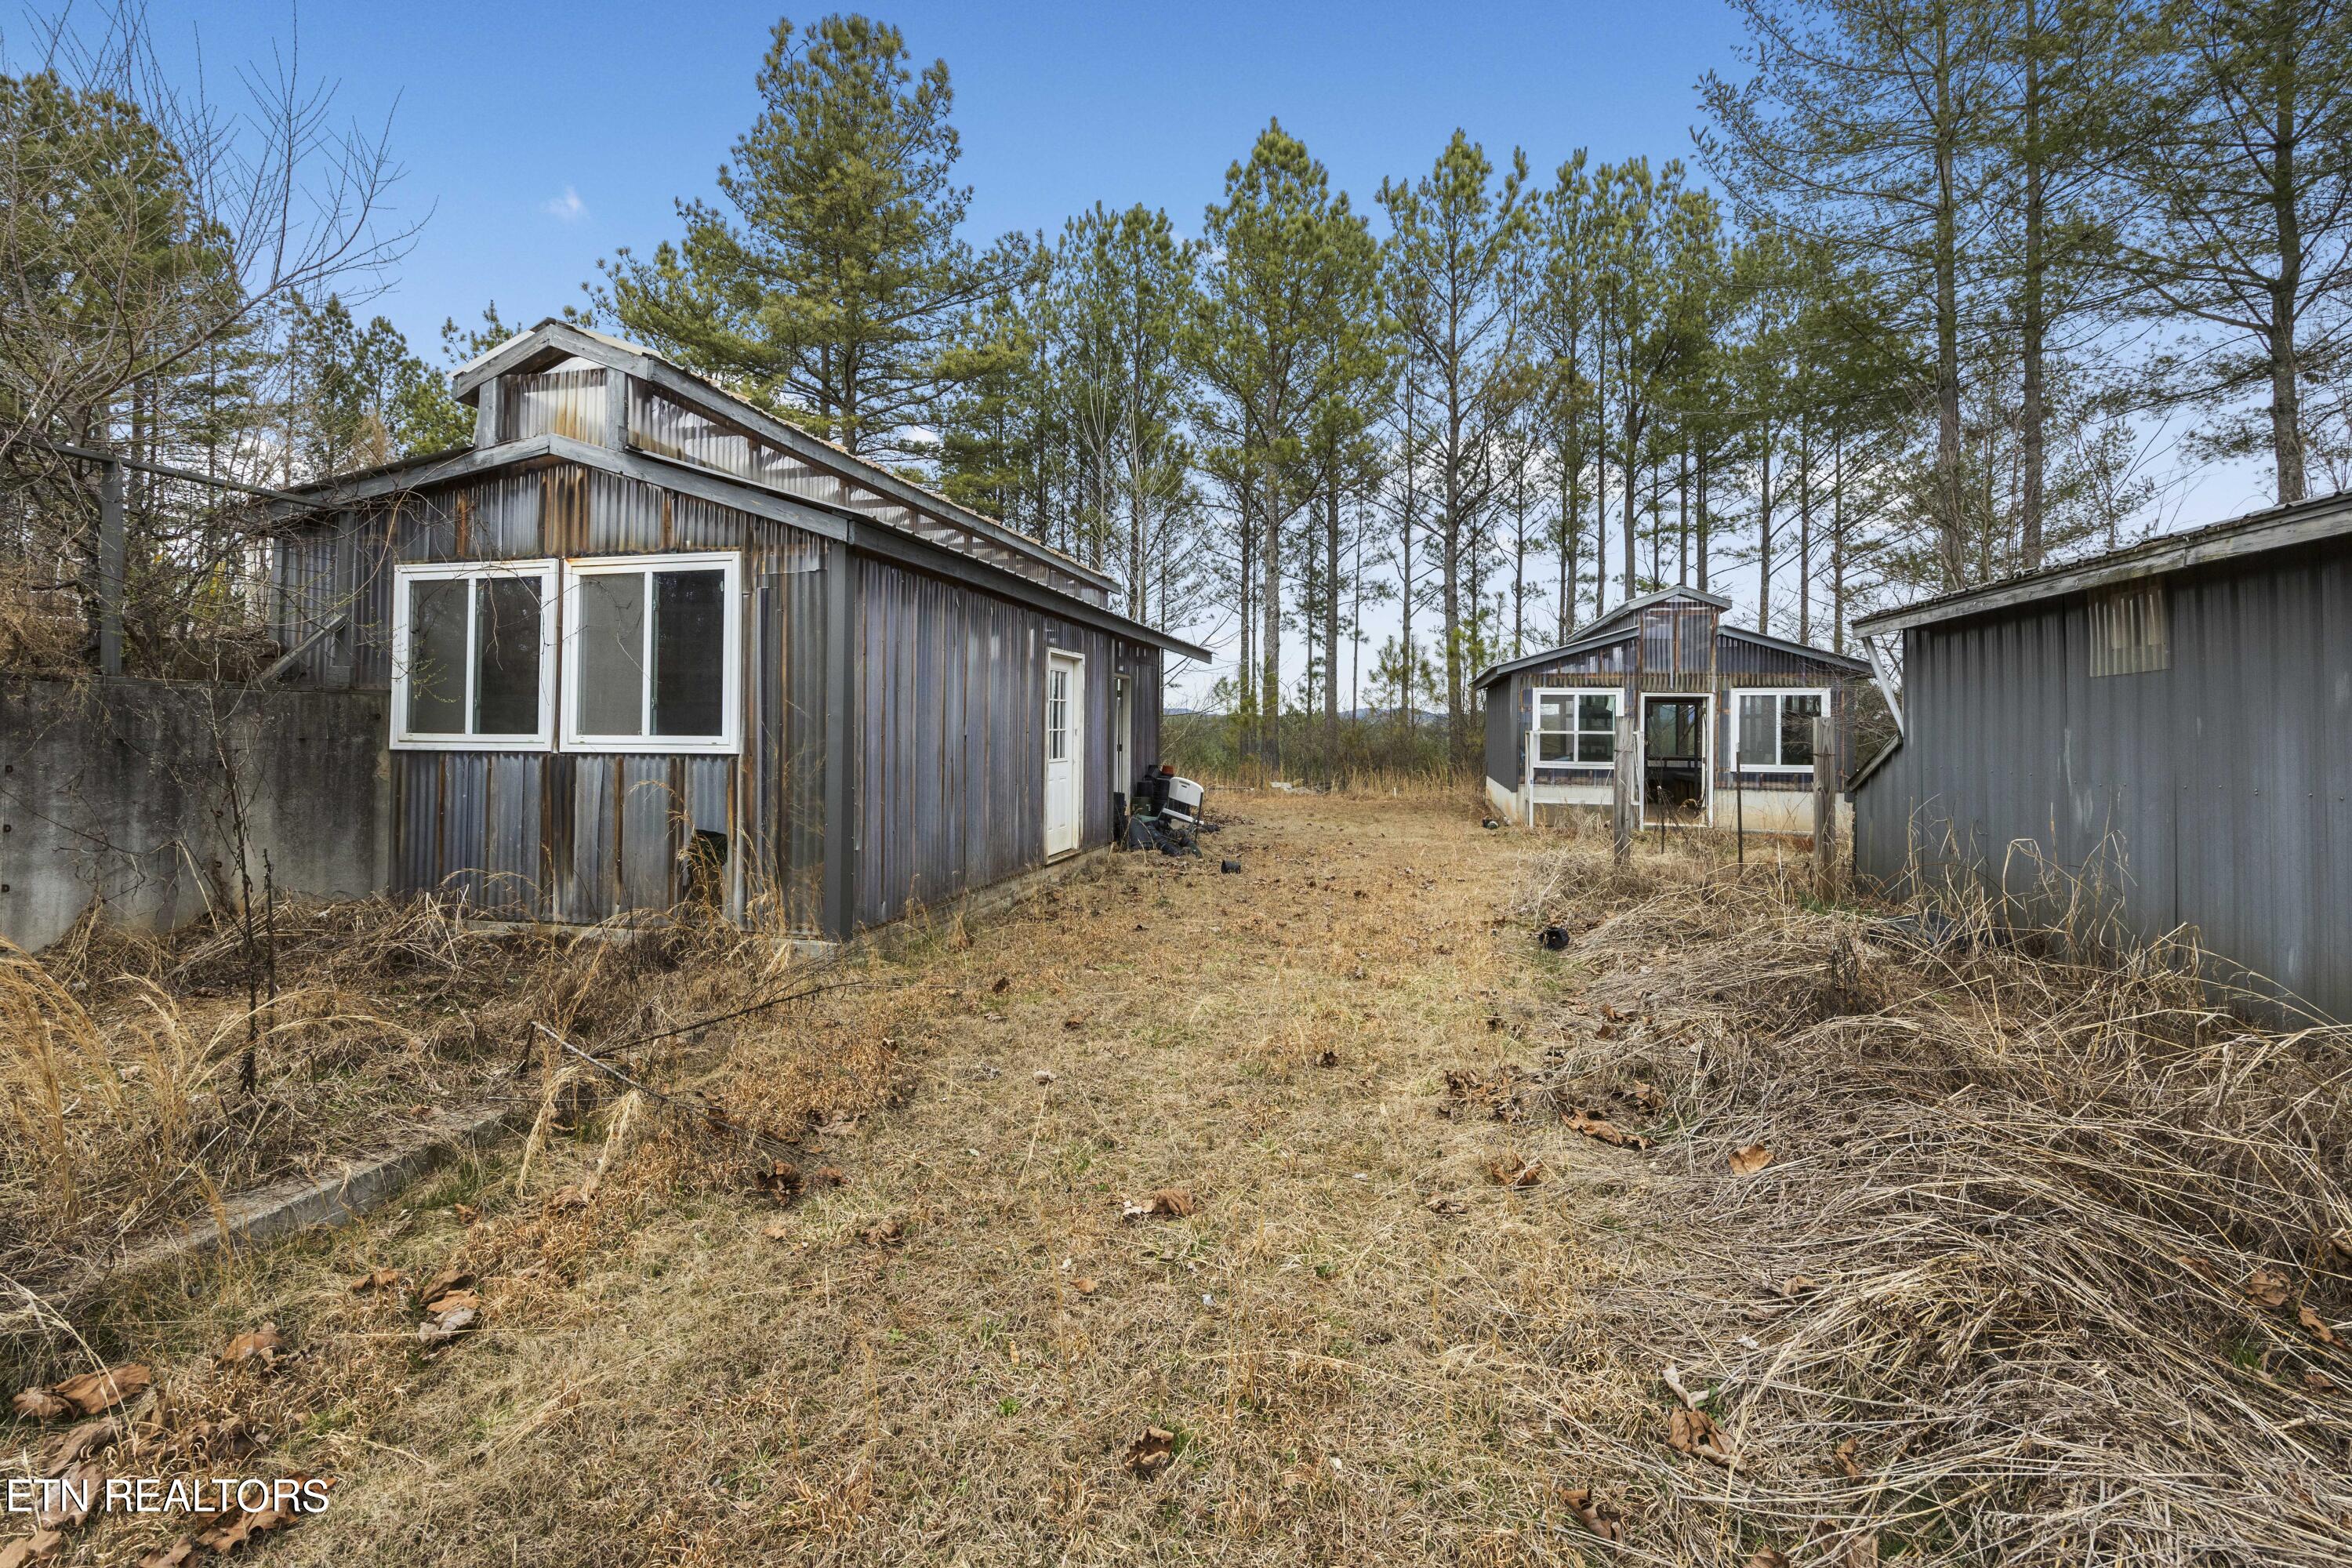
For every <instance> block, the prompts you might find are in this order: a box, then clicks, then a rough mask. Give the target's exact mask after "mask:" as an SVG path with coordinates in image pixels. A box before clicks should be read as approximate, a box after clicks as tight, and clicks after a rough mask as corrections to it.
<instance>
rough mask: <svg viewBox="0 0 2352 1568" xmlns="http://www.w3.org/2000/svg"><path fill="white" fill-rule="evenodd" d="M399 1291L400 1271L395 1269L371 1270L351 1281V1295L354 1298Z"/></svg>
mask: <svg viewBox="0 0 2352 1568" xmlns="http://www.w3.org/2000/svg"><path fill="white" fill-rule="evenodd" d="M397 1289H400V1270H399V1269H397V1268H377V1269H373V1270H371V1271H370V1272H368V1273H365V1274H362V1275H361V1276H360V1277H359V1278H358V1279H354V1280H352V1295H354V1296H367V1295H373V1294H375V1293H377V1292H390V1291H394V1290H397Z"/></svg>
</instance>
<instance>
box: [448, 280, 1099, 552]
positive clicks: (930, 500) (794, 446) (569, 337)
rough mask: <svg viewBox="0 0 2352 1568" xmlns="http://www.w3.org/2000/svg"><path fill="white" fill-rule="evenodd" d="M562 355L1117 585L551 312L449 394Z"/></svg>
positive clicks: (665, 362)
mask: <svg viewBox="0 0 2352 1568" xmlns="http://www.w3.org/2000/svg"><path fill="white" fill-rule="evenodd" d="M568 359H583V360H587V361H589V362H590V363H594V364H600V365H604V366H606V367H608V368H612V369H618V370H622V371H625V372H626V373H627V374H630V375H633V376H635V377H636V378H637V379H638V380H639V381H642V382H646V383H647V384H651V385H653V386H656V387H658V388H659V389H660V390H662V391H663V392H665V393H667V394H668V395H671V396H672V397H675V398H681V399H683V400H684V401H686V402H687V403H688V404H691V405H694V406H695V407H696V408H697V409H698V411H703V412H708V413H713V414H716V415H718V416H719V417H720V418H722V419H724V420H727V421H728V422H729V423H730V424H734V425H738V426H742V427H743V429H745V430H746V431H748V432H750V433H751V435H754V436H756V437H759V438H760V439H761V440H762V441H766V442H768V443H770V444H771V445H773V446H776V447H782V448H783V449H784V450H785V451H787V452H790V453H791V454H792V455H793V457H794V458H799V459H800V460H801V461H803V462H805V463H808V464H810V465H811V466H813V467H814V468H823V469H824V470H826V471H828V472H830V473H833V474H835V475H836V476H838V477H840V478H842V479H847V480H849V481H850V482H852V483H853V484H855V485H856V486H858V487H859V488H861V489H866V490H870V491H872V492H874V493H875V494H876V495H877V496H881V497H886V498H887V499H888V500H891V501H895V502H896V503H898V505H901V506H904V507H907V508H908V509H909V510H913V511H916V512H919V513H921V514H924V515H926V516H928V517H931V518H935V519H937V520H938V521H940V522H942V523H945V524H947V525H949V526H950V527H953V528H959V529H962V530H965V531H970V532H971V533H974V534H976V535H978V536H979V537H980V538H982V539H984V540H986V541H988V542H990V543H992V544H993V545H996V546H998V547H1000V548H1002V549H1005V550H1008V551H1011V552H1013V553H1014V554H1017V555H1021V556H1024V557H1027V558H1028V559H1030V560H1033V561H1035V562H1037V563H1040V564H1043V565H1045V566H1048V567H1051V568H1052V569H1053V570H1055V571H1056V572H1063V573H1066V574H1069V575H1070V576H1073V577H1076V578H1077V579H1079V580H1080V581H1081V582H1084V583H1087V584H1090V585H1091V586H1093V587H1095V588H1097V589H1099V590H1101V591H1103V592H1105V593H1108V592H1109V591H1111V590H1113V589H1116V588H1117V587H1118V585H1119V584H1118V579H1116V578H1114V577H1112V576H1110V575H1109V574H1107V573H1104V572H1100V571H1097V570H1096V569H1095V568H1094V567H1091V566H1088V565H1087V564H1086V563H1084V562H1082V561H1080V560H1078V558H1077V557H1076V556H1074V555H1070V554H1067V553H1066V552H1062V551H1059V550H1056V549H1055V548H1054V547H1053V546H1052V545H1050V544H1046V543H1045V542H1042V541H1039V540H1035V539H1033V538H1031V537H1030V536H1029V535H1027V534H1025V533H1023V532H1022V531H1019V530H1018V529H1014V528H1008V527H1007V526H1005V525H1004V524H1003V523H1002V522H999V521H997V520H996V519H994V518H992V517H987V516H984V515H982V513H980V512H976V511H974V510H971V508H970V507H967V506H963V505H961V504H959V503H958V502H955V501H952V500H949V499H948V498H947V497H945V496H943V495H941V494H940V493H939V492H938V491H936V490H933V489H928V488H926V487H924V486H922V485H919V484H916V483H914V482H913V481H912V480H910V479H906V478H904V477H903V476H901V475H898V474H895V473H892V472H891V471H890V470H889V469H887V468H883V467H882V466H881V465H879V464H877V463H873V462H869V461H867V460H866V458H860V457H858V456H856V454H854V453H852V452H849V451H846V450H845V449H844V448H842V447H837V446H835V444H834V443H832V442H831V441H827V440H824V439H823V438H822V437H816V436H812V435H810V434H809V433H808V432H807V431H805V430H803V429H801V428H800V427H799V426H796V425H792V424H788V423H786V422H785V421H783V420H782V419H779V418H777V417H775V416H773V415H772V414H769V413H767V412H766V411H764V410H762V409H761V408H758V407H755V406H753V405H751V404H750V403H747V402H745V401H744V400H743V399H742V398H740V397H738V396H736V395H734V394H733V393H730V392H727V391H725V390H723V389H721V388H719V387H718V386H715V385H713V384H711V383H709V381H707V380H705V379H703V378H702V377H701V376H699V375H697V374H694V373H693V372H692V371H689V370H687V369H686V368H684V367H683V366H681V365H679V364H678V363H676V362H675V361H673V360H670V359H667V358H665V357H664V356H663V355H661V354H658V353H655V352H654V351H653V350H651V349H648V348H646V347H644V346H642V345H640V344H637V343H633V342H626V341H625V340H624V339H621V338H616V337H613V336H611V335H610V334H608V333H605V332H599V331H593V330H591V329H589V328H586V327H581V326H575V325H573V324H572V322H570V321H558V320H556V319H555V318H554V317H549V318H547V319H546V320H544V321H541V322H540V323H539V324H538V325H537V326H535V327H532V328H530V329H529V330H528V331H520V332H517V333H516V334H515V335H514V336H513V337H510V338H509V339H508V340H507V341H506V342H502V343H500V344H499V345H498V346H497V347H496V348H494V349H491V350H489V351H488V352H487V353H480V354H478V355H476V356H475V357H474V358H472V359H470V360H468V361H467V362H466V363H464V364H462V365H460V366H458V367H457V369H456V370H455V371H453V372H451V373H450V376H449V394H450V395H451V396H453V397H455V398H456V399H457V401H458V402H460V403H468V404H470V403H476V402H478V400H479V398H480V396H481V393H482V388H483V387H484V386H486V385H488V384H489V383H491V382H492V381H494V380H496V379H497V378H498V377H499V376H502V375H510V374H515V373H516V372H519V371H521V372H528V371H531V370H537V369H543V368H546V367H547V366H549V365H552V364H557V363H562V362H563V361H565V360H568Z"/></svg>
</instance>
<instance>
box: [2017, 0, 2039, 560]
mask: <svg viewBox="0 0 2352 1568" xmlns="http://www.w3.org/2000/svg"><path fill="white" fill-rule="evenodd" d="M2041 6H2042V0H2025V270H2024V277H2023V279H2021V282H2022V284H2023V291H2024V295H2025V299H2024V301H2023V305H2024V309H2023V310H2022V312H2021V314H2022V315H2023V317H2024V321H2023V322H2022V323H2021V324H2022V327H2023V339H2024V342H2023V345H2022V347H2023V351H2024V354H2025V375H2024V384H2023V386H2021V388H2020V389H2019V393H2018V419H2019V422H2020V423H2021V424H2022V425H2023V426H2024V429H2023V432H2022V438H2021V447H2022V450H2021V452H2020V453H2019V460H2020V461H2021V463H2022V464H2023V466H2024V468H2025V474H2024V479H2023V485H2022V489H2023V492H2024V493H2023V495H2022V496H2021V498H2020V510H2021V511H2022V512H2023V513H2024V518H2023V522H2024V531H2025V552H2024V553H2025V562H2024V565H2025V569H2026V570H2027V571H2028V572H2032V571H2034V570H2036V569H2038V568H2039V567H2040V566H2041V564H2042V468H2043V458H2042V425H2043V420H2044V416H2043V413H2042V337H2043V335H2044V331H2045V328H2044V323H2043V320H2042V310H2043V300H2042V246H2043V237H2042V226H2043V223H2044V221H2045V220H2044V215H2043V210H2042V209H2043V205H2044V202H2043V195H2042V162H2043V159H2042V31H2041Z"/></svg>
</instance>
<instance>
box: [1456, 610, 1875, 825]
mask: <svg viewBox="0 0 2352 1568" xmlns="http://www.w3.org/2000/svg"><path fill="white" fill-rule="evenodd" d="M1730 608H1731V601H1730V600H1728V599H1726V598H1723V597H1721V596H1719V595H1715V594H1709V593H1706V592H1703V591H1701V590H1698V589H1695V588H1668V589H1666V590H1664V592H1662V593H1656V594H1651V595H1647V596H1645V597H1643V598H1638V599H1633V600H1629V601H1627V602H1626V603H1624V604H1622V605H1618V606H1617V608H1615V609H1614V610H1612V611H1610V612H1609V613H1608V614H1607V615H1605V616H1601V618H1600V619H1598V620H1596V621H1594V622H1593V623H1592V624H1591V626H1587V627H1586V628H1585V629H1584V630H1583V631H1582V632H1580V634H1578V635H1577V636H1576V637H1572V638H1570V640H1569V641H1568V642H1566V643H1564V644H1562V645H1561V646H1560V647H1555V648H1547V649H1545V650H1544V651H1543V652H1541V653H1533V654H1529V655H1528V656H1527V657H1525V658H1515V659H1511V660H1508V661H1507V662H1505V663H1502V664H1497V665H1495V666H1493V667H1491V668H1487V669H1486V670H1485V671H1483V672H1481V673H1480V675H1479V676H1478V678H1477V679H1476V681H1475V683H1474V686H1475V689H1476V690H1477V691H1478V692H1479V693H1480V695H1481V697H1482V699H1483V700H1484V702H1485V705H1486V795H1487V799H1488V800H1489V801H1490V802H1492V803H1493V805H1494V806H1495V809H1496V811H1497V812H1498V813H1500V814H1501V815H1502V816H1504V818H1505V819H1506V820H1507V821H1511V822H1516V823H1520V824H1522V825H1527V826H1535V825H1538V824H1543V823H1548V822H1550V821H1553V820H1556V819H1558V818H1559V817H1562V816H1566V815H1568V814H1570V813H1573V812H1577V811H1586V810H1592V809H1596V808H1606V807H1608V806H1609V805H1610V804H1611V801H1612V787H1613V786H1612V782H1611V781H1612V768H1613V765H1614V760H1615V735H1616V729H1617V720H1618V717H1619V716H1620V715H1621V714H1630V715H1633V717H1634V718H1636V719H1637V720H1638V721H1639V722H1638V723H1637V724H1636V725H1635V730H1634V734H1635V744H1636V746H1637V747H1638V749H1639V750H1638V756H1637V761H1636V767H1637V770H1638V773H1639V775H1640V777H1641V779H1642V789H1641V792H1640V809H1641V813H1642V821H1643V824H1644V825H1651V826H1654V825H1655V824H1656V823H1658V822H1659V821H1661V820H1670V821H1673V822H1675V823H1689V824H1700V823H1711V824H1713V825H1714V826H1718V827H1729V826H1733V825H1734V824H1735V823H1737V824H1738V825H1739V826H1744V827H1745V828H1746V829H1747V830H1748V831H1749V832H1751V833H1794V834H1810V833H1811V832H1812V830H1813V797H1812V787H1813V747H1812V721H1814V720H1815V719H1819V718H1827V719H1829V720H1830V721H1831V723H1832V726H1833V728H1834V731H1835V733H1836V735H1837V736H1838V737H1839V739H1838V742H1837V744H1838V750H1839V753H1840V754H1841V755H1844V754H1850V751H1851V746H1850V742H1849V741H1848V740H1847V739H1846V737H1849V736H1851V734H1852V733H1853V719H1854V708H1853V695H1854V690H1855V688H1856V687H1857V686H1858V685H1859V684H1860V683H1861V682H1862V681H1863V680H1864V677H1865V676H1866V674H1867V668H1868V667H1866V666H1865V665H1864V664H1863V663H1862V661H1861V660H1859V659H1853V658H1846V657H1845V656H1844V655H1843V654H1838V653H1832V652H1831V651H1830V650H1829V649H1827V648H1821V647H1811V646H1809V645H1807V644H1804V643H1797V642H1789V641H1787V640H1785V639H1783V638H1780V637H1771V636H1769V635H1768V634H1766V633H1763V632H1752V631H1748V630H1747V629H1745V628H1743V627H1739V626H1726V625H1724V624H1723V615H1724V612H1725V611H1727V610H1728V609H1730Z"/></svg>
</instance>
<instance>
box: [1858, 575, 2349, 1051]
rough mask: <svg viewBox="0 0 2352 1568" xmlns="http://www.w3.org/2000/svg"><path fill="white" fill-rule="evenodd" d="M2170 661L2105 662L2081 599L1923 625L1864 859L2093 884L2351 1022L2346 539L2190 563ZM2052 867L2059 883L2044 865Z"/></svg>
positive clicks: (2043, 886)
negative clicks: (2103, 669)
mask: <svg viewBox="0 0 2352 1568" xmlns="http://www.w3.org/2000/svg"><path fill="white" fill-rule="evenodd" d="M2167 600H2168V609H2167V619H2168V636H2169V640H2170V645H2171V647H2170V665H2169V668H2166V669H2160V670H2148V671H2144V672H2140V673H2136V674H2127V675H2113V676H2102V677H2093V676H2092V675H2091V674H2090V673H2089V671H2090V646H2089V630H2090V618H2089V612H2088V609H2087V602H2086V601H2085V600H2084V598H2083V597H2082V596H2080V595H2076V596H2073V597H2070V598H2065V599H2057V600H2052V601H2048V602H2044V603H2041V604H2036V605H2026V606H2021V607H2020V608H2017V609H2013V610H2009V611H2004V612H2000V613H1998V614H1995V615H1991V616H1982V617H1979V618H1976V619H1972V620H1966V621H1957V622H1951V623H1942V624H1932V625H1929V626H1920V627H1915V628H1913V629H1912V630H1910V631H1909V632H1907V633H1906V636H1905V650H1904V717H1905V721H1906V731H1907V737H1906V740H1905V742H1904V743H1903V745H1902V747H1901V748H1900V749H1899V750H1898V751H1897V752H1895V753H1894V755H1893V756H1892V757H1890V758H1889V759H1888V761H1887V762H1886V763H1885V764H1884V765H1883V766H1881V767H1880V768H1879V769H1878V770H1877V771H1876V772H1874V773H1872V775H1871V776H1870V777H1869V778H1867V779H1865V780H1864V782H1863V784H1862V785H1861V787H1860V789H1859V790H1858V791H1857V793H1856V797H1855V811H1854V819H1855V833H1854V853H1855V862H1856V867H1857V869H1858V870H1859V871H1860V872H1861V873H1862V874H1863V875H1864V877H1866V878H1869V879H1872V880H1874V881H1875V882H1877V883H1878V884H1880V885H1882V886H1884V887H1886V888H1888V889H1891V890H1894V891H1895V892H1898V893H1906V892H1909V891H1912V890H1915V889H1920V888H1922V887H1927V888H1935V887H1939V886H1942V885H1945V884H1947V883H1958V884H1963V885H1973V886H1977V887H1980V888H1982V889H1985V890H1987V891H1990V892H1995V893H2006V894H2008V895H2009V896H2011V897H2013V898H2016V899H2018V900H2023V901H2025V902H2026V903H2027V904H2028V905H2029V906H2034V907H2032V909H2031V913H2032V916H2033V917H2034V918H2046V917H2047V916H2049V915H2051V914H2053V913H2057V912H2060V911H2059V910H2057V909H2056V908H2055V907H2054V906H2055V905H2056V904H2057V903H2058V902H2059V901H2060V900H2064V899H2068V898H2075V899H2076V900H2077V902H2078V907H2079V906H2080V905H2081V904H2083V903H2087V904H2089V905H2092V906H2095V907H2097V908H2099V909H2102V910H2105V911H2107V912H2110V913H2112V914H2113V915H2114V916H2115V917H2116V919H2118V920H2119V921H2120V922H2121V923H2122V925H2123V927H2124V929H2125V930H2126V931H2129V932H2130V933H2131V934H2132V935H2134V936H2136V937H2137V938H2139V939H2140V940H2143V941H2152V940H2156V939H2158V938H2161V937H2164V936H2166V935H2167V934H2168V933H2170V932H2172V931H2176V930H2179V929H2180V928H2184V927H2186V928H2190V929H2191V930H2193V931H2194V932H2195V933H2196V934H2197V935H2198V936H2199V938H2200V941H2201V942H2202V945H2203V946H2204V947H2205V948H2206V949H2207V950H2208V951H2210V952H2212V953H2214V954H2216V955H2218V956H2219V957H2220V958H2221V959H2222V960H2225V961H2227V962H2228V963H2231V964H2235V965H2242V966H2243V968H2244V969H2245V970H2246V971H2249V972H2251V973H2252V974H2254V975H2258V976H2262V977H2265V978H2266V979H2267V980H2269V981H2270V982H2273V983H2275V984H2278V985H2280V986H2283V987H2284V988H2285V989H2286V990H2288V991H2289V992H2292V993H2294V994H2297V995H2300V996H2301V997H2303V998H2305V1000H2307V1001H2309V1002H2311V1003H2312V1004H2314V1005H2317V1006H2318V1007H2320V1008H2322V1009H2323V1010H2325V1011H2326V1012H2328V1013H2330V1014H2331V1015H2333V1016H2336V1017H2340V1018H2352V943H2347V942H2346V941H2345V940H2344V937H2343V929H2344V928H2343V924H2342V921H2343V910H2345V908H2346V905H2347V898H2352V803H2347V789H2352V630H2348V629H2347V628H2352V549H2347V548H2345V547H2344V546H2343V545H2341V544H2340V543H2339V544H2337V545H2336V546H2333V547H2328V548H2326V549H2314V550H2305V551H2297V552H2284V551H2283V552H2278V553H2276V554H2273V555H2268V556H2264V557H2261V558H2259V559H2257V560H2255V561H2252V562H2242V563H2231V564H2226V565H2219V566H2209V567H2204V568H2200V569H2197V570H2194V571H2190V572H2186V573H2180V574H2174V575H2173V576H2172V577H2171V578H2170V579H2169V580H2168V584H2167ZM2045 870H2046V871H2047V872H2048V873H2050V874H2051V875H2048V876H2045V875H2044V873H2045Z"/></svg>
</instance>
